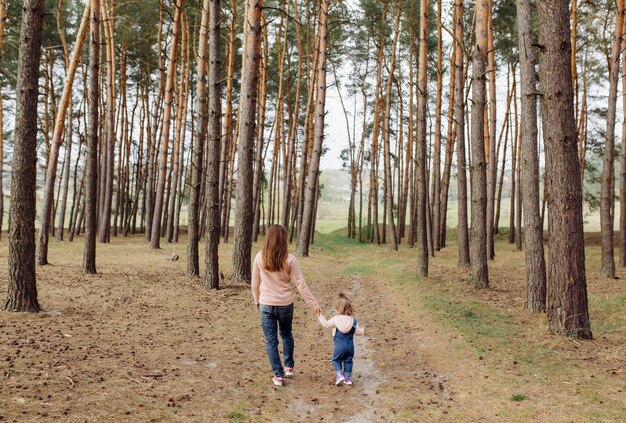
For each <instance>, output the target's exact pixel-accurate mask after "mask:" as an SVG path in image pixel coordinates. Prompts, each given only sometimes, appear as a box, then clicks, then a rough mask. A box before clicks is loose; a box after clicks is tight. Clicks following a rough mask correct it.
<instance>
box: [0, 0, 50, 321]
mask: <svg viewBox="0 0 626 423" xmlns="http://www.w3.org/2000/svg"><path fill="white" fill-rule="evenodd" d="M43 19H44V2H41V1H35V0H25V1H24V4H23V6H22V28H21V31H20V44H19V47H20V48H19V56H18V61H17V83H16V90H15V93H16V106H15V107H16V108H15V138H14V142H13V165H12V171H11V208H10V210H9V216H10V221H11V226H10V229H9V278H8V287H7V299H6V302H5V303H4V309H5V310H7V311H30V312H38V311H39V310H40V307H39V302H38V301H37V277H36V274H35V203H36V198H35V185H36V179H37V126H36V125H34V124H33V122H36V121H37V100H38V94H39V65H40V60H41V41H42V32H43V31H42V28H43Z"/></svg>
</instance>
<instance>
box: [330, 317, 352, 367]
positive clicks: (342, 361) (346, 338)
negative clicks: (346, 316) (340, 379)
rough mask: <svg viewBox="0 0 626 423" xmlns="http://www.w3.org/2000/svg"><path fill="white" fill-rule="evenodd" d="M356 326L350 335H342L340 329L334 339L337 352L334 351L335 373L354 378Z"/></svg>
mask: <svg viewBox="0 0 626 423" xmlns="http://www.w3.org/2000/svg"><path fill="white" fill-rule="evenodd" d="M355 327H356V321H355V322H354V326H353V327H352V329H350V332H348V333H342V332H341V331H340V330H339V329H337V331H336V332H335V336H334V338H333V341H334V344H335V350H334V351H333V368H334V369H335V373H339V372H343V375H344V376H345V377H352V360H353V359H354V331H355V329H354V328H355Z"/></svg>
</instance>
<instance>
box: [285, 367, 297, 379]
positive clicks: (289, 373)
mask: <svg viewBox="0 0 626 423" xmlns="http://www.w3.org/2000/svg"><path fill="white" fill-rule="evenodd" d="M295 373H296V370H295V369H294V368H293V367H285V376H287V377H291V376H293V375H294V374H295Z"/></svg>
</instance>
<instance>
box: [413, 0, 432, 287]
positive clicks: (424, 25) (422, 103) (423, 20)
mask: <svg viewBox="0 0 626 423" xmlns="http://www.w3.org/2000/svg"><path fill="white" fill-rule="evenodd" d="M429 12H430V1H429V0H420V34H419V43H420V47H419V59H418V70H417V72H418V73H417V93H418V95H417V139H416V143H415V149H416V153H417V162H416V168H415V171H416V172H417V222H416V223H417V237H416V241H417V276H418V277H426V276H428V236H427V225H426V219H427V216H426V214H427V213H429V211H428V208H427V206H426V204H427V202H428V197H427V195H428V194H427V192H426V189H427V184H428V182H427V181H428V180H427V178H426V166H427V160H428V157H427V155H426V148H427V140H426V131H427V128H426V108H427V107H428V15H429Z"/></svg>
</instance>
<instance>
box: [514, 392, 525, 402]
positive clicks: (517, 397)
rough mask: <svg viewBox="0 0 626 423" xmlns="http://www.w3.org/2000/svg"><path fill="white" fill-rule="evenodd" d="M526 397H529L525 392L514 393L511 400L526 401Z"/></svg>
mask: <svg viewBox="0 0 626 423" xmlns="http://www.w3.org/2000/svg"><path fill="white" fill-rule="evenodd" d="M525 399H527V397H526V395H524V394H513V395H511V401H517V402H519V401H524V400H525Z"/></svg>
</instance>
